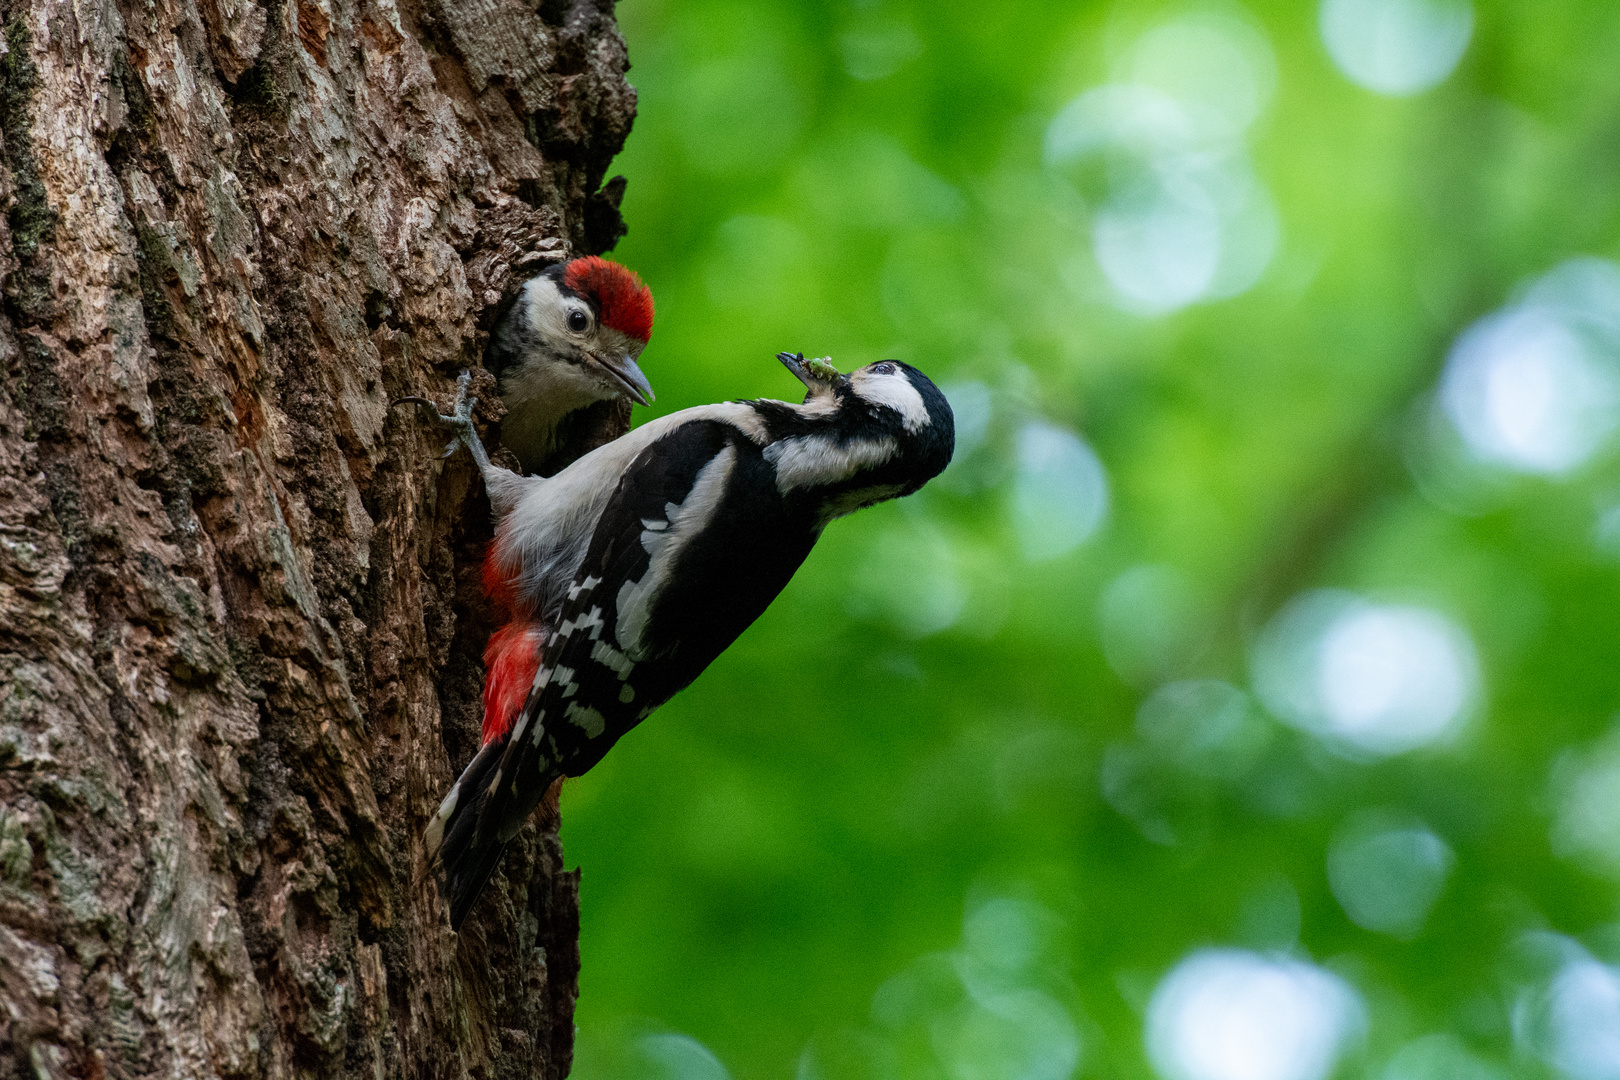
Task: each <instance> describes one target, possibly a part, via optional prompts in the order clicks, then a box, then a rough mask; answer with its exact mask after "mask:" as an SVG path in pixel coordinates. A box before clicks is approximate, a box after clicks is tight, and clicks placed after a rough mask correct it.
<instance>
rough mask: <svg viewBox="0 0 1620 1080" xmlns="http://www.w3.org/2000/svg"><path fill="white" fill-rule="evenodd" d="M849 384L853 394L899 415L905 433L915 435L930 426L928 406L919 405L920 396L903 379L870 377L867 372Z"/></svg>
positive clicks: (899, 377) (896, 377) (909, 382)
mask: <svg viewBox="0 0 1620 1080" xmlns="http://www.w3.org/2000/svg"><path fill="white" fill-rule="evenodd" d="M850 381H851V384H852V385H853V386H854V388H855V392H856V393H857V394H859V395H860V396H861V397H863V398H865V399H866V400H867V401H870V402H872V403H874V404H877V405H887V406H888V407H889V408H891V409H893V410H894V411H895V412H897V413H899V414H900V424H901V426H902V427H904V428H905V429H906V430H907V431H911V432H915V431H917V430H919V429H921V428H924V427H927V426H928V424H929V423H930V422H931V421H930V418H929V416H928V406H927V405H925V404H923V399H922V395H921V394H919V393H918V392H917V388H916V387H915V386H912V385H911V380H910V379H908V378H906V377H905V376H904V375H901V374H895V375H873V374H871V373H870V372H861V373H859V374H857V375H855V376H853V377H852V378H851V380H850Z"/></svg>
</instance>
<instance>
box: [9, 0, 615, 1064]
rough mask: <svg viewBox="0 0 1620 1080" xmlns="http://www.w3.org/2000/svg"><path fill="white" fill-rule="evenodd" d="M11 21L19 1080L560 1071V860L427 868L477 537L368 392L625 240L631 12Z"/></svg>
mask: <svg viewBox="0 0 1620 1080" xmlns="http://www.w3.org/2000/svg"><path fill="white" fill-rule="evenodd" d="M0 12H3V15H4V44H3V47H0V138H3V161H0V165H3V168H0V185H3V187H0V198H3V200H4V202H3V205H4V207H5V211H6V213H5V220H4V222H3V223H0V273H3V274H4V285H3V290H0V292H3V303H0V371H3V375H4V377H3V380H0V1077H7V1078H9V1077H14V1076H40V1077H64V1076H79V1077H101V1076H113V1077H122V1076H158V1075H162V1076H172V1077H210V1076H317V1075H320V1076H327V1075H334V1076H335V1075H345V1076H361V1075H364V1076H379V1077H380V1076H401V1075H403V1076H434V1077H437V1076H462V1075H468V1074H470V1075H474V1076H508V1075H510V1076H524V1077H529V1076H545V1077H560V1076H563V1075H564V1074H565V1073H566V1072H567V1070H568V1066H569V1061H570V1056H571V1047H572V1038H573V1025H572V1017H573V1003H574V995H575V989H576V973H577V968H578V950H577V928H578V912H577V879H576V877H575V876H574V875H571V874H567V873H564V872H563V870H562V865H561V849H560V848H559V846H558V844H557V840H556V837H555V835H554V834H546V833H542V832H540V831H539V830H537V829H532V828H531V830H530V832H529V833H528V834H527V835H526V836H525V837H524V838H523V840H522V842H521V843H518V844H515V845H514V846H513V848H512V849H511V850H510V851H509V853H508V855H507V858H506V862H505V864H504V866H505V874H504V875H503V876H498V877H497V879H496V881H495V882H494V883H493V887H492V888H491V889H490V890H489V892H488V893H487V894H486V896H485V899H484V901H483V902H482V903H481V904H480V905H479V908H478V910H477V911H476V912H475V914H474V916H473V918H472V920H470V921H469V924H468V926H467V927H466V929H465V930H464V932H463V933H462V934H461V935H460V936H459V938H458V937H456V936H455V935H452V934H450V932H449V931H448V929H447V928H446V926H445V924H444V921H443V915H442V909H441V904H440V901H439V899H438V897H437V895H436V894H435V891H434V888H433V886H432V884H431V882H429V881H428V880H425V879H424V877H423V876H422V870H421V866H420V859H421V841H420V831H421V828H422V826H423V825H424V824H425V822H426V820H427V818H428V817H429V815H430V814H431V812H432V810H433V808H434V806H435V805H436V802H437V800H438V799H439V797H440V796H441V795H442V794H443V792H444V791H445V790H446V789H447V787H448V785H449V783H450V781H451V779H452V775H453V770H454V769H457V768H459V767H460V766H461V765H463V764H464V763H465V762H466V761H467V760H468V759H469V758H470V757H471V755H472V752H473V750H474V749H475V747H476V740H477V725H478V715H477V713H478V693H479V680H480V678H481V675H482V672H481V668H480V666H479V661H478V654H479V651H480V649H481V645H482V641H483V638H484V636H486V635H487V633H488V631H489V624H488V616H487V613H486V612H484V611H482V610H481V609H480V607H479V602H478V598H477V590H476V588H475V580H474V579H475V576H476V557H477V555H478V553H479V549H480V547H481V545H482V544H483V542H485V541H486V540H487V539H488V536H489V520H488V507H487V504H485V503H484V502H483V497H482V494H481V492H479V491H477V485H476V483H475V482H474V475H473V473H472V471H471V469H470V467H468V466H467V464H466V458H465V455H462V456H461V457H460V458H459V459H453V460H451V461H450V462H448V463H445V464H443V465H435V464H433V463H432V459H433V454H434V452H435V451H436V449H437V447H438V445H439V444H440V443H442V441H443V440H442V437H436V436H434V435H432V434H431V433H429V432H427V431H425V430H424V429H423V428H422V427H421V425H420V418H419V417H418V416H417V415H415V414H413V413H412V412H410V411H407V410H396V411H394V412H390V410H389V408H388V402H389V401H390V400H391V399H392V398H394V397H397V396H399V395H403V394H408V393H418V392H424V391H426V392H429V393H437V394H439V396H441V398H444V399H446V400H447V396H446V389H447V388H448V386H449V379H450V378H451V377H453V376H454V374H455V373H456V372H457V371H458V370H460V369H461V368H463V367H467V366H472V365H475V364H476V363H477V362H478V358H479V356H480V354H481V351H482V348H483V345H484V342H485V339H486V336H487V330H488V322H489V318H490V314H491V312H492V310H493V309H494V307H495V306H496V305H497V304H498V303H499V301H500V300H501V298H502V296H503V294H505V293H506V292H508V291H509V290H510V289H511V288H512V287H514V286H515V284H516V283H517V282H519V281H520V280H521V279H522V278H524V277H526V276H528V275H529V274H531V273H533V272H534V271H535V270H536V269H537V268H538V267H539V266H540V265H541V264H542V263H544V262H545V261H546V260H550V259H557V258H561V257H563V256H565V255H569V254H576V253H590V252H597V251H600V250H603V249H605V248H608V247H610V246H611V245H612V243H613V241H614V240H616V239H617V237H618V235H619V234H620V232H622V225H621V224H620V219H619V215H618V210H617V206H618V196H619V194H620V192H622V190H623V188H622V182H620V181H617V180H615V181H614V182H613V183H610V184H608V185H607V187H605V188H601V187H600V185H601V183H602V178H603V176H604V173H605V170H606V168H607V165H608V163H609V161H610V159H611V158H612V156H613V154H615V153H616V152H617V151H618V150H619V148H620V147H621V145H622V144H623V141H624V138H625V136H626V134H627V133H628V131H629V127H630V122H631V119H632V117H633V115H634V112H635V94H634V91H633V90H632V89H631V88H630V86H629V85H628V84H627V83H626V82H625V80H624V72H625V70H626V68H627V66H628V65H627V61H626V54H625V47H624V42H623V40H622V39H621V37H620V36H619V33H618V30H617V27H616V25H615V23H614V19H613V10H612V0H572V2H569V0H0Z"/></svg>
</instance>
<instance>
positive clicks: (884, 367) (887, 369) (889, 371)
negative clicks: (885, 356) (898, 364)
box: [872, 360, 894, 375]
mask: <svg viewBox="0 0 1620 1080" xmlns="http://www.w3.org/2000/svg"><path fill="white" fill-rule="evenodd" d="M872 374H874V375H893V374H894V365H893V364H891V363H889V362H888V361H887V360H885V361H884V362H883V363H881V364H879V365H877V366H876V367H874V368H873V369H872Z"/></svg>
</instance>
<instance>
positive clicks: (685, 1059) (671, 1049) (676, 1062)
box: [636, 1032, 731, 1080]
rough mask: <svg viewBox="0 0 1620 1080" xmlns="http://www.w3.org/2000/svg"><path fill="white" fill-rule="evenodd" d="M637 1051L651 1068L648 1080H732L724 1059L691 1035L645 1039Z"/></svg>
mask: <svg viewBox="0 0 1620 1080" xmlns="http://www.w3.org/2000/svg"><path fill="white" fill-rule="evenodd" d="M636 1047H637V1049H639V1050H640V1051H641V1054H642V1056H643V1057H644V1058H645V1059H646V1064H647V1065H649V1066H650V1068H648V1069H647V1071H646V1077H647V1080H730V1077H731V1074H730V1073H728V1072H726V1067H725V1066H724V1065H722V1064H720V1059H719V1058H717V1057H715V1056H714V1054H713V1053H711V1052H710V1050H709V1048H708V1047H706V1046H704V1045H703V1044H702V1043H700V1042H698V1041H697V1040H696V1039H694V1038H692V1037H691V1036H690V1035H680V1034H677V1033H674V1032H661V1033H659V1034H656V1035H643V1036H642V1037H641V1038H640V1039H638V1040H637V1041H636Z"/></svg>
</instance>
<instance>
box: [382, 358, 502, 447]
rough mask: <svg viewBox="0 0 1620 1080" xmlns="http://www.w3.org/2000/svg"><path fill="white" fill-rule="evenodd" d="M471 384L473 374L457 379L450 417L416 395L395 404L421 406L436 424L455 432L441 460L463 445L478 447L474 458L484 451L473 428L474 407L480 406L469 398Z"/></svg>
mask: <svg viewBox="0 0 1620 1080" xmlns="http://www.w3.org/2000/svg"><path fill="white" fill-rule="evenodd" d="M471 384H472V372H470V371H463V372H462V373H461V375H460V376H459V377H458V378H457V379H456V403H455V405H454V407H453V409H452V411H451V414H450V415H449V416H445V415H444V414H443V413H441V412H440V411H439V406H438V405H437V404H435V403H434V402H431V401H429V400H428V399H427V398H425V397H416V396H414V395H413V396H411V397H402V398H399V399H398V400H396V401H395V402H394V403H393V404H394V405H416V406H420V407H421V408H424V409H426V410H427V411H428V413H429V415H431V416H432V417H433V420H434V422H435V423H437V424H438V425H439V426H440V427H447V428H449V429H450V430H451V431H453V432H455V437H454V438H452V439H451V440H450V442H449V443H448V444H446V446H445V448H444V453H442V454H440V455H439V457H440V459H441V460H442V459H444V458H447V457H449V456H450V455H451V454H453V453H455V452H456V448H457V447H458V446H460V445H461V444H462V443H465V444H466V445H467V449H468V450H473V448H474V447H475V446H476V447H477V450H473V456H474V457H477V456H478V451H479V450H482V449H483V443H482V442H480V441H479V438H478V431H477V429H476V428H474V427H473V419H472V411H473V406H474V405H477V404H478V399H477V398H475V397H468V396H467V388H468V386H470V385H471Z"/></svg>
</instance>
